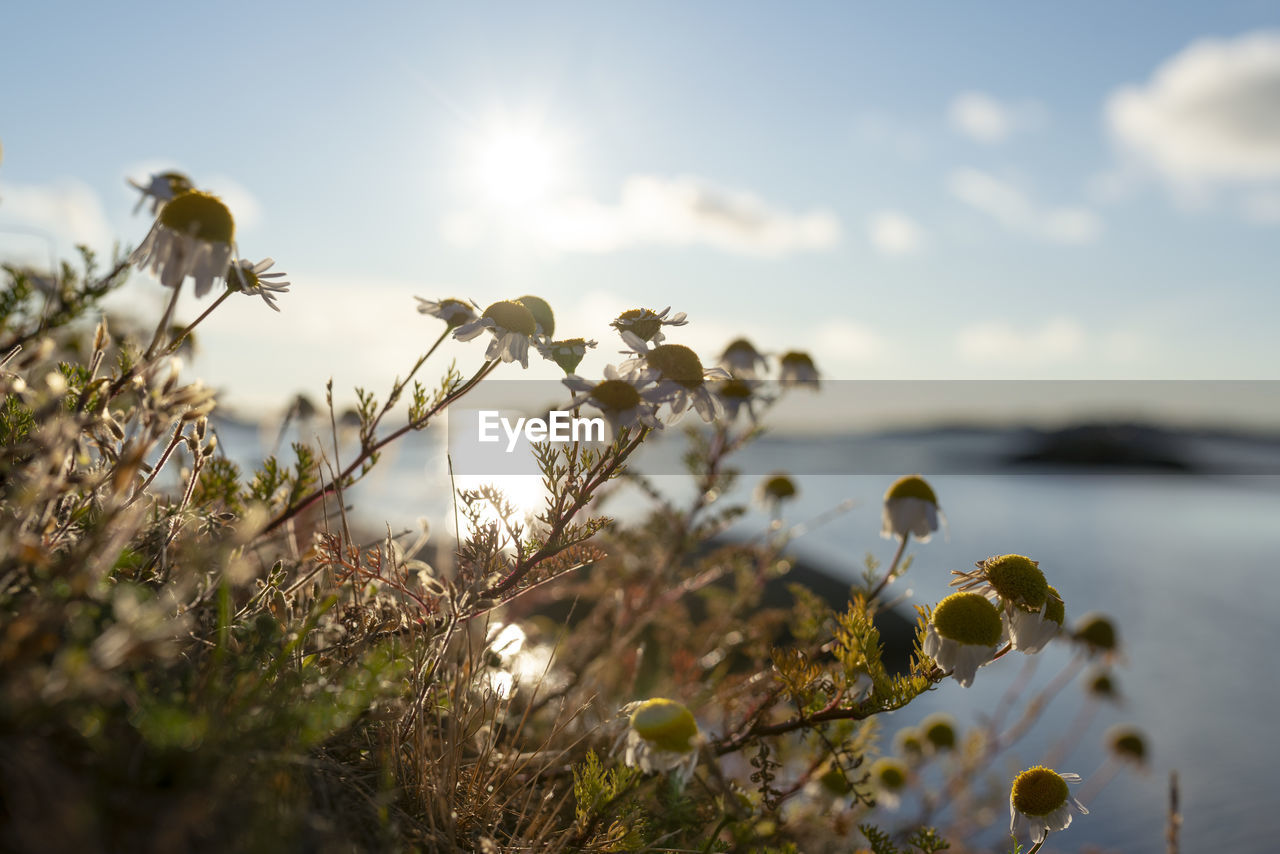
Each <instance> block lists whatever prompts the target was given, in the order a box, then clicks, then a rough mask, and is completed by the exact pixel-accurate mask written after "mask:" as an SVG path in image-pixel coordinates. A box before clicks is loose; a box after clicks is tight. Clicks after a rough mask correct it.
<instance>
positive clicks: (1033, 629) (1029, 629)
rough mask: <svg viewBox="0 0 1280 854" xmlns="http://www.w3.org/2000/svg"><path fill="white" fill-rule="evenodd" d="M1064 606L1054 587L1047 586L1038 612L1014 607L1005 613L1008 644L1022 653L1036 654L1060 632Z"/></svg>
mask: <svg viewBox="0 0 1280 854" xmlns="http://www.w3.org/2000/svg"><path fill="white" fill-rule="evenodd" d="M1066 616H1067V611H1066V606H1065V605H1064V604H1063V601H1062V596H1061V595H1060V594H1059V593H1058V590H1057V588H1056V587H1054V586H1053V585H1052V584H1050V585H1049V595H1048V596H1047V597H1046V598H1045V603H1044V609H1043V610H1042V611H1039V612H1035V611H1028V610H1026V609H1025V608H1021V607H1015V608H1011V609H1009V610H1008V611H1007V612H1006V618H1007V619H1008V621H1009V643H1010V644H1012V646H1013V648H1014V649H1016V650H1018V651H1020V652H1024V653H1036V652H1039V651H1040V650H1042V649H1044V648H1045V646H1046V645H1047V644H1048V643H1049V641H1051V640H1053V639H1054V638H1056V637H1057V636H1058V634H1059V633H1060V632H1061V631H1062V623H1063V621H1064V620H1065V619H1066Z"/></svg>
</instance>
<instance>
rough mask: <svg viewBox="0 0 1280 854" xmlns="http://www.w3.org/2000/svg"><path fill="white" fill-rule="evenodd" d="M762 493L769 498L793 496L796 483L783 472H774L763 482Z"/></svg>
mask: <svg viewBox="0 0 1280 854" xmlns="http://www.w3.org/2000/svg"><path fill="white" fill-rule="evenodd" d="M763 489H764V494H765V495H767V496H769V497H770V498H777V499H779V500H781V499H783V498H793V497H794V496H795V494H796V485H795V482H794V481H793V480H791V478H789V477H787V476H786V475H785V474H775V475H774V476H773V477H771V478H769V479H768V480H766V481H765V482H764V487H763Z"/></svg>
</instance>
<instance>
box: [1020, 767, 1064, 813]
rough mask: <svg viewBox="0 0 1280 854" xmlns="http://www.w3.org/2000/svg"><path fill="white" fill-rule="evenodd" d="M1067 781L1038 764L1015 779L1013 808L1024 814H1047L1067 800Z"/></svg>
mask: <svg viewBox="0 0 1280 854" xmlns="http://www.w3.org/2000/svg"><path fill="white" fill-rule="evenodd" d="M1069 795H1070V793H1069V792H1068V791H1067V781H1066V780H1064V779H1062V778H1061V777H1059V776H1058V774H1057V773H1056V772H1054V771H1051V770H1049V769H1048V768H1045V767H1044V766H1043V765H1037V766H1036V767H1034V768H1028V769H1027V770H1026V771H1023V772H1022V773H1021V774H1019V775H1018V777H1017V779H1016V780H1014V781H1013V796H1012V799H1013V808H1014V809H1016V810H1017V811H1018V812H1020V813H1022V814H1023V815H1031V816H1045V815H1048V814H1049V813H1051V812H1053V811H1054V810H1056V809H1058V808H1060V807H1061V806H1062V805H1063V804H1065V803H1066V802H1067V798H1068V797H1069Z"/></svg>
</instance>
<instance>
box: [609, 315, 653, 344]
mask: <svg viewBox="0 0 1280 854" xmlns="http://www.w3.org/2000/svg"><path fill="white" fill-rule="evenodd" d="M610 325H611V326H612V327H613V328H614V329H617V330H618V331H619V332H631V333H634V334H635V335H638V336H639V337H640V339H641V340H642V341H649V340H651V339H652V338H653V336H655V335H657V334H658V330H659V329H661V328H662V318H661V317H659V316H658V315H657V313H656V312H653V311H650V310H649V309H647V308H633V309H630V310H628V311H624V312H623V313H622V314H620V315H618V319H617V320H615V321H614V322H613V323H611V324H610Z"/></svg>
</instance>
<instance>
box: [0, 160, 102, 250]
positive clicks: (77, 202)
mask: <svg viewBox="0 0 1280 854" xmlns="http://www.w3.org/2000/svg"><path fill="white" fill-rule="evenodd" d="M15 233H16V235H21V234H28V235H30V236H29V237H27V238H25V239H23V238H20V237H18V236H16V235H15ZM0 237H3V238H4V245H5V246H6V248H8V247H12V249H10V250H9V251H6V253H5V255H6V257H7V258H8V259H10V260H14V261H19V262H21V263H30V264H39V265H45V264H47V263H48V260H49V254H50V250H49V247H47V246H45V245H42V242H43V239H44V238H47V239H48V240H52V241H53V242H54V244H55V247H54V248H55V250H56V251H55V252H54V255H56V256H58V257H60V258H66V257H68V255H69V254H70V252H71V249H72V247H73V246H75V245H77V244H81V243H83V244H86V245H88V246H89V247H90V248H92V249H94V250H96V251H98V252H101V253H108V252H110V250H111V246H112V243H113V239H114V235H113V233H112V230H111V226H110V225H109V224H108V222H107V217H106V214H105V213H104V212H103V209H102V200H101V199H99V198H98V194H97V193H96V192H94V191H93V189H92V188H91V187H89V185H87V184H84V183H82V182H80V181H74V180H70V179H67V180H62V181H59V182H57V183H54V184H47V185H36V184H0Z"/></svg>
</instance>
